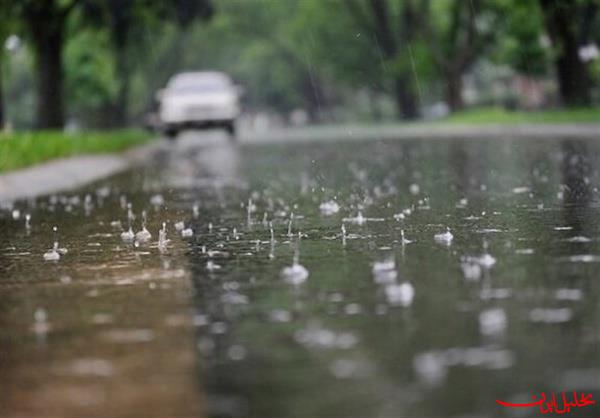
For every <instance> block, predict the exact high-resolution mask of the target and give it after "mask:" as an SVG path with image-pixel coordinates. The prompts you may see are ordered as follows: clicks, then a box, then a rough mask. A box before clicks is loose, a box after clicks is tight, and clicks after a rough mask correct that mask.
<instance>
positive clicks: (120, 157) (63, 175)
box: [0, 139, 164, 203]
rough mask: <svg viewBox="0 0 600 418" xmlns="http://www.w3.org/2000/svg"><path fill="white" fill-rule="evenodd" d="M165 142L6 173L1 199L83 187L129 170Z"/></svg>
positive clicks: (0, 179)
mask: <svg viewBox="0 0 600 418" xmlns="http://www.w3.org/2000/svg"><path fill="white" fill-rule="evenodd" d="M163 146H164V141H162V140H160V139H158V140H154V141H152V142H150V143H148V144H144V145H140V146H138V147H134V148H130V149H128V150H126V151H124V152H123V153H116V154H98V155H79V156H73V157H69V158H62V159H58V160H51V161H48V162H46V163H42V164H39V165H36V166H33V167H27V168H24V169H20V170H16V171H11V172H9V173H6V174H2V175H0V203H8V202H12V201H15V200H19V199H27V198H33V197H36V196H41V195H45V194H50V193H56V192H60V191H64V190H69V189H73V188H77V187H81V186H83V185H85V184H88V183H91V182H94V181H96V180H99V179H101V178H104V177H107V176H110V175H113V174H116V173H118V172H120V171H123V170H126V169H127V168H129V167H131V166H133V165H135V164H138V163H140V162H142V161H144V160H145V159H147V158H148V157H149V156H150V155H152V154H153V153H155V152H156V151H158V150H160V149H161V148H162V147H163Z"/></svg>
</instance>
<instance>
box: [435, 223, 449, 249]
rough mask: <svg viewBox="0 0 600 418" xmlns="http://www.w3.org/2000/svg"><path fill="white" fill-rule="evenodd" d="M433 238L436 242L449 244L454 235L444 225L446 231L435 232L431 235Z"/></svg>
mask: <svg viewBox="0 0 600 418" xmlns="http://www.w3.org/2000/svg"><path fill="white" fill-rule="evenodd" d="M433 239H434V241H435V242H437V243H438V244H442V245H450V244H452V240H453V239H454V235H452V232H450V228H448V227H446V232H443V233H440V234H435V235H434V236H433Z"/></svg>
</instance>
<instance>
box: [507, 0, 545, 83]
mask: <svg viewBox="0 0 600 418" xmlns="http://www.w3.org/2000/svg"><path fill="white" fill-rule="evenodd" d="M500 6H501V8H502V11H503V16H505V17H506V18H505V20H504V27H503V33H502V36H501V37H500V40H501V42H500V48H499V51H500V53H499V54H498V55H497V56H496V59H497V60H498V61H499V62H502V63H506V64H508V65H510V66H511V67H512V68H514V69H515V70H517V71H518V72H520V73H523V74H528V75H532V76H543V75H546V74H547V73H548V70H549V66H550V58H551V49H550V46H549V45H548V43H547V42H546V44H544V41H543V40H544V22H543V16H542V13H541V11H540V8H539V5H538V0H504V1H503V2H502V3H501V5H500Z"/></svg>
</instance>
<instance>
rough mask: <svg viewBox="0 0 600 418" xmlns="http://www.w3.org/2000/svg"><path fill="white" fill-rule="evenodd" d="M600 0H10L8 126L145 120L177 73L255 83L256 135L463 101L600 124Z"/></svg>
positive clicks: (2, 32) (247, 101) (73, 126)
mask: <svg viewBox="0 0 600 418" xmlns="http://www.w3.org/2000/svg"><path fill="white" fill-rule="evenodd" d="M599 8H600V3H599V2H598V1H596V0H469V1H463V0H329V1H322V0H252V1H240V0H219V1H214V0H212V1H211V0H165V1H160V2H157V1H151V0H2V2H0V45H2V46H3V48H2V50H1V53H0V72H1V77H0V80H1V84H0V97H1V98H2V100H1V101H0V103H1V104H0V124H1V125H2V126H4V128H5V129H7V130H29V129H67V130H82V129H108V128H121V127H126V126H141V125H143V124H144V123H147V121H148V118H149V117H151V115H152V113H153V112H154V111H155V110H156V107H157V102H156V92H157V90H158V89H160V88H162V87H164V86H165V83H166V82H167V80H168V79H169V77H170V76H172V75H173V74H175V73H178V72H181V71H197V70H218V71H223V72H225V73H227V74H229V75H230V76H231V77H232V79H233V80H234V81H235V83H236V84H238V85H240V86H243V91H244V94H243V96H242V103H243V116H242V117H241V119H240V124H241V125H243V126H244V127H246V129H261V128H263V129H264V128H266V127H270V126H288V125H296V126H297V125H305V124H322V123H347V122H353V123H356V122H380V121H393V120H400V119H401V120H413V119H420V118H424V119H436V118H444V117H447V116H448V115H451V114H455V113H456V112H461V111H464V110H465V109H469V110H471V113H467V114H469V115H470V116H469V117H466V118H465V120H466V121H477V120H478V119H479V118H482V119H491V120H494V119H501V118H502V117H503V115H505V114H506V113H507V112H511V111H532V112H534V111H542V110H548V109H559V108H565V107H570V108H577V109H578V110H577V112H571V113H570V115H571V117H573V118H574V119H575V120H578V119H577V118H579V120H590V119H591V120H594V119H597V117H596V116H597V115H599V114H600V112H598V111H597V110H595V109H594V106H598V104H600V89H599V88H598V79H599V78H600V60H599V59H598V47H597V44H598V41H599V40H600V25H599V23H600V14H599ZM473 109H475V110H473ZM586 109H587V110H586ZM149 115H150V116H149Z"/></svg>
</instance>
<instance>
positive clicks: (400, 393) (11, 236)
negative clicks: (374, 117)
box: [0, 137, 600, 417]
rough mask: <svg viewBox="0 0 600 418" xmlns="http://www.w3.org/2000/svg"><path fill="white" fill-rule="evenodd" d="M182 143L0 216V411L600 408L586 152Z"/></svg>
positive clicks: (309, 412)
mask: <svg viewBox="0 0 600 418" xmlns="http://www.w3.org/2000/svg"><path fill="white" fill-rule="evenodd" d="M195 139H198V142H195V141H194V140H195ZM200 139H201V138H191V137H189V138H183V139H182V140H181V141H180V142H179V143H178V144H177V145H176V146H174V147H173V149H172V150H171V151H165V152H163V153H162V154H160V155H158V156H157V157H156V159H155V160H154V161H152V162H151V163H149V164H148V166H145V167H141V168H140V169H137V170H135V171H132V172H129V173H124V174H122V175H118V176H115V177H112V178H110V179H107V180H104V181H102V182H100V183H99V184H96V185H92V186H90V187H87V188H85V189H83V190H80V191H77V192H73V193H65V194H60V195H55V196H49V197H44V198H40V199H37V200H35V201H28V202H17V204H16V205H14V206H12V205H6V206H5V207H4V208H2V210H1V211H0V260H1V263H0V298H2V304H0V325H1V327H0V352H1V353H2V356H0V368H1V370H2V371H3V376H2V378H1V379H2V380H1V381H2V386H3V391H2V393H0V405H1V407H0V408H2V409H0V414H2V416H18V415H40V414H41V411H49V412H47V413H48V414H51V413H54V414H55V415H60V414H61V411H67V410H68V411H75V412H73V415H76V414H77V412H80V413H81V414H88V413H89V412H90V411H94V410H96V409H95V408H98V407H103V408H105V409H104V411H108V412H107V414H108V415H111V414H112V415H129V416H131V415H135V416H145V415H144V414H146V415H148V414H150V413H152V414H153V415H155V416H156V415H160V414H161V413H162V414H163V415H169V416H198V415H200V414H201V408H200V406H203V408H204V413H205V414H206V415H208V416H216V417H266V416H277V417H316V416H328V417H334V416H339V417H366V416H402V417H409V416H410V417H432V416H456V417H458V416H497V415H498V414H500V412H498V409H497V405H496V404H495V399H505V400H510V399H512V398H514V397H520V396H522V394H523V393H526V394H537V393H539V392H542V391H557V392H558V391H563V390H564V391H571V390H574V389H577V390H585V391H588V392H593V393H594V395H595V397H598V396H600V393H598V392H597V391H598V390H599V385H598V384H597V382H596V381H595V380H594V379H593V378H590V376H596V375H597V371H596V372H595V373H596V374H593V373H592V372H586V370H588V369H591V370H597V364H598V361H600V353H599V352H598V350H597V344H598V341H600V333H599V332H598V330H597V313H596V307H597V306H599V302H600V301H599V300H598V299H599V298H600V288H599V289H596V287H599V286H600V284H598V283H599V282H598V277H597V273H596V272H597V266H598V260H600V245H599V243H600V240H599V238H600V228H599V220H600V213H599V211H598V207H599V205H598V203H599V202H600V199H599V196H598V189H597V185H598V184H599V179H600V177H599V173H598V171H597V170H596V168H595V167H599V166H600V164H598V162H599V161H598V160H599V159H600V158H599V156H600V154H599V153H598V145H597V144H595V143H593V142H578V141H571V140H565V141H550V140H548V141H524V140H519V141H516V140H515V141H512V140H508V139H507V140H497V141H488V140H481V141H474V140H470V141H463V140H452V141H437V140H436V141H427V140H421V141H416V140H415V141H391V142H390V141H388V142H383V141H376V142H371V143H361V142H340V143H320V144H319V143H305V144H302V143H297V144H293V145H264V146H249V145H247V146H237V147H236V146H235V145H233V144H230V143H226V142H221V143H212V144H202V143H201V141H200ZM54 227H56V230H55V231H54V230H53V228H54ZM55 242H56V244H55ZM63 250H64V251H63ZM594 367H595V368H596V369H594ZM565 376H567V377H568V379H566V378H565ZM590 382H592V383H593V384H591V383H590ZM24 387H27V388H29V389H23V388H24ZM116 394H118V395H116Z"/></svg>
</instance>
